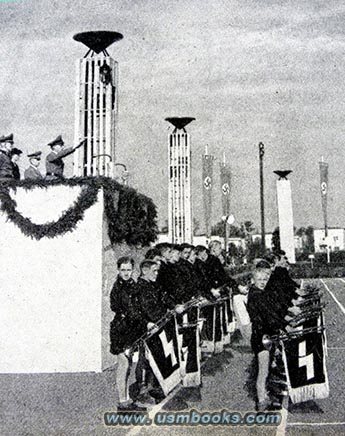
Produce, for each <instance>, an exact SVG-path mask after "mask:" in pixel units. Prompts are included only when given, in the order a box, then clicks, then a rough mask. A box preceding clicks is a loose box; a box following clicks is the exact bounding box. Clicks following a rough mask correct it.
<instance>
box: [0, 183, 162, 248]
mask: <svg viewBox="0 0 345 436" xmlns="http://www.w3.org/2000/svg"><path fill="white" fill-rule="evenodd" d="M53 185H66V186H81V187H82V190H81V192H80V194H79V196H78V198H77V200H76V201H75V202H74V204H73V205H72V206H71V207H70V208H69V209H68V210H66V211H65V212H64V213H63V214H62V216H61V217H60V218H59V219H58V220H57V221H55V222H50V223H45V224H35V223H32V222H31V220H30V219H29V218H26V217H23V216H22V215H21V214H20V213H19V212H18V211H17V210H16V207H17V204H16V202H15V200H13V199H12V198H11V196H10V194H9V189H10V188H11V189H13V190H14V191H15V190H16V188H17V187H22V188H24V189H26V190H31V189H33V188H36V187H39V188H47V187H48V186H53ZM100 188H103V190H104V209H105V214H106V217H107V223H108V235H109V239H110V242H111V244H118V243H123V242H126V243H127V244H128V245H142V246H145V245H149V243H150V242H154V241H155V239H156V237H157V223H156V218H157V211H156V207H155V205H154V203H153V202H152V200H151V199H150V198H148V197H146V196H144V195H142V194H138V193H137V192H136V191H135V190H134V189H132V188H128V187H125V186H122V185H120V184H119V183H117V182H115V181H114V180H112V179H109V178H106V177H97V178H95V177H86V178H77V177H75V178H72V179H64V180H58V181H55V180H51V181H46V180H39V181H32V180H21V181H5V182H3V183H1V185H0V202H1V205H0V210H1V211H2V212H5V213H6V214H7V217H8V219H9V220H10V221H11V222H13V223H14V224H15V225H17V226H18V227H19V228H20V229H21V231H22V232H23V233H24V234H25V235H26V236H30V237H31V238H35V239H37V240H40V239H41V238H43V237H48V238H54V237H56V236H58V235H63V234H65V233H66V232H71V231H73V230H74V229H75V228H76V226H77V223H78V222H79V221H81V220H82V219H83V217H84V213H85V211H86V210H87V209H88V208H89V207H91V206H92V205H93V204H95V202H96V201H97V194H98V191H99V189H100Z"/></svg>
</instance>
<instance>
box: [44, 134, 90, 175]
mask: <svg viewBox="0 0 345 436" xmlns="http://www.w3.org/2000/svg"><path fill="white" fill-rule="evenodd" d="M85 143H86V140H83V141H81V142H80V143H79V144H78V145H72V146H70V147H65V148H64V145H65V143H64V141H63V139H62V137H61V135H59V136H58V137H57V138H56V139H54V141H52V142H49V144H48V145H49V146H50V147H51V150H52V151H51V152H50V153H49V154H48V156H47V157H46V170H47V174H46V179H47V180H58V179H63V178H64V175H63V170H64V166H65V165H64V162H63V158H65V157H66V156H68V155H70V154H72V153H74V151H75V150H76V149H77V148H79V147H81V146H83V145H85Z"/></svg>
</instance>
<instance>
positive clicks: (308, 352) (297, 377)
mask: <svg viewBox="0 0 345 436" xmlns="http://www.w3.org/2000/svg"><path fill="white" fill-rule="evenodd" d="M318 327H321V328H322V327H323V319H322V317H321V316H320V317H319V318H318V319H316V320H315V319H313V320H310V321H308V322H306V323H305V324H304V325H303V327H302V326H300V327H299V328H298V329H300V330H301V331H303V329H308V333H305V334H303V335H301V336H299V337H296V338H292V339H289V340H287V341H281V345H282V350H283V360H284V365H285V371H286V376H287V383H288V390H289V395H290V398H291V401H292V402H293V403H301V402H304V401H309V400H319V399H323V398H327V397H328V395H329V385H328V377H327V369H326V358H325V354H326V345H325V332H324V331H322V329H318ZM313 328H314V331H310V330H313Z"/></svg>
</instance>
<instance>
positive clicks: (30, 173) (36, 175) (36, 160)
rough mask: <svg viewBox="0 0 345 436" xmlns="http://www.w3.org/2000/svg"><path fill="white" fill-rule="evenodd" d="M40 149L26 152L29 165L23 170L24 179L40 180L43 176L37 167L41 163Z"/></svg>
mask: <svg viewBox="0 0 345 436" xmlns="http://www.w3.org/2000/svg"><path fill="white" fill-rule="evenodd" d="M41 154H42V152H41V151H35V152H34V153H30V154H28V158H29V162H30V166H29V168H27V169H26V170H25V171H24V179H31V180H41V179H43V176H42V174H41V172H40V170H39V169H38V167H39V165H40V163H41Z"/></svg>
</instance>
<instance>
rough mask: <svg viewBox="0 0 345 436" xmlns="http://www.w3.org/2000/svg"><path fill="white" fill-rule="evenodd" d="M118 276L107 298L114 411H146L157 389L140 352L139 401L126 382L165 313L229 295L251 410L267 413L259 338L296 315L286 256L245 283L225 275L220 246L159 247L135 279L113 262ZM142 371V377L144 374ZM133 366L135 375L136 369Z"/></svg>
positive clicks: (128, 263) (264, 264)
mask: <svg viewBox="0 0 345 436" xmlns="http://www.w3.org/2000/svg"><path fill="white" fill-rule="evenodd" d="M117 268H118V276H117V279H116V281H115V283H114V286H113V288H112V290H111V294H110V306H111V310H112V311H113V312H115V316H114V319H113V321H112V322H111V325H110V341H111V349H110V350H111V353H112V354H114V355H116V356H117V370H116V385H117V389H118V395H119V404H118V410H119V411H121V410H122V411H124V410H134V411H137V410H139V411H141V410H146V408H147V406H148V404H150V399H151V400H152V398H150V397H151V396H153V397H155V399H156V400H157V397H156V396H155V395H154V394H155V393H157V392H158V391H159V386H158V383H157V381H156V380H154V376H153V374H152V371H151V372H150V369H149V368H148V362H147V361H145V353H143V352H142V351H141V352H140V347H139V361H138V364H137V370H136V377H137V382H138V384H139V386H140V388H139V389H138V396H137V398H135V399H131V398H130V396H129V386H128V379H129V374H130V370H131V366H132V356H133V353H134V351H135V350H136V348H137V346H136V345H137V343H138V339H139V338H141V337H143V335H145V333H147V332H154V331H155V330H157V328H158V327H157V323H158V321H159V320H160V319H162V317H164V315H165V314H166V313H167V312H168V311H173V312H175V313H176V314H181V313H183V312H184V311H185V309H186V304H187V303H188V302H190V301H191V300H194V299H202V300H208V301H217V299H220V298H222V297H224V296H229V293H230V295H231V299H232V304H233V308H234V312H235V316H236V321H237V325H238V328H239V329H240V331H241V333H242V336H243V339H244V341H246V343H247V345H248V346H251V350H252V352H253V353H254V355H255V356H256V358H257V361H258V374H257V381H256V391H257V401H256V404H257V409H258V410H267V409H269V407H270V404H269V399H268V396H267V391H266V381H267V376H268V370H269V362H270V350H269V349H267V348H265V346H264V340H263V339H264V338H265V337H266V336H267V335H269V336H271V335H274V334H277V333H279V332H280V331H281V330H284V329H286V328H288V325H289V320H290V319H291V315H292V314H295V313H298V310H300V309H299V308H298V305H297V303H296V301H297V297H298V288H299V286H298V285H297V283H295V282H294V281H293V280H292V279H291V278H290V276H289V272H288V263H287V260H286V257H285V253H284V252H280V253H276V254H275V255H272V256H270V257H268V258H266V259H260V260H259V261H257V262H256V265H255V266H254V267H253V271H252V274H251V276H250V279H249V280H247V283H244V282H243V281H242V283H240V282H239V281H236V280H234V278H233V277H231V275H230V270H229V269H228V268H227V265H226V263H225V257H224V254H223V251H222V246H221V243H220V241H211V242H210V244H209V246H208V247H205V246H201V245H198V246H193V245H191V244H187V243H185V244H181V245H176V244H169V243H160V244H157V245H156V246H155V247H153V248H150V249H149V250H148V251H147V252H146V255H145V259H144V260H143V261H142V262H141V263H140V276H139V278H138V280H137V281H135V280H134V279H133V272H134V260H133V259H132V258H131V257H122V258H120V259H118V261H117ZM144 367H145V368H146V371H145V373H146V378H143V377H142V374H143V371H142V368H144ZM138 368H139V369H138Z"/></svg>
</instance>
